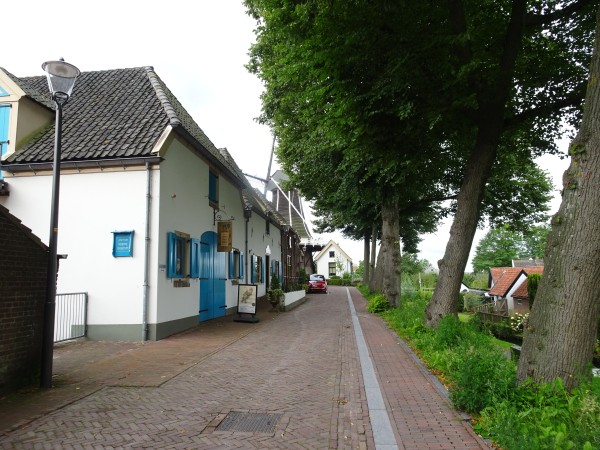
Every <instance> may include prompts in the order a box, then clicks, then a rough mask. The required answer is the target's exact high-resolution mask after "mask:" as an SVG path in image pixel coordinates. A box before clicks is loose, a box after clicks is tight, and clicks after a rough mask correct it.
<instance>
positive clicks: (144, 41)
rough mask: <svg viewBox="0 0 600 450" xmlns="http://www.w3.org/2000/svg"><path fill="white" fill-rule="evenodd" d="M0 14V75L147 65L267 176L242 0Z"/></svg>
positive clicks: (429, 240) (126, 2) (265, 136)
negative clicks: (46, 66)
mask: <svg viewBox="0 0 600 450" xmlns="http://www.w3.org/2000/svg"><path fill="white" fill-rule="evenodd" d="M0 15H1V17H2V34H3V36H4V42H5V45H3V47H2V50H1V51H0V67H3V68H4V69H6V70H8V71H9V72H12V73H13V74H14V75H16V76H33V75H43V74H44V72H43V71H42V69H41V65H42V63H43V62H44V61H48V60H53V59H58V58H61V57H62V58H64V59H65V61H67V62H69V63H71V64H73V65H75V66H77V67H78V68H79V69H80V70H81V71H93V70H107V69H119V68H131V67H141V66H153V67H154V69H155V71H156V72H157V74H158V75H159V76H160V77H161V78H162V80H163V81H164V82H165V83H166V84H167V86H168V87H169V89H170V90H171V91H172V92H173V94H174V95H175V96H176V97H177V98H178V99H179V101H180V102H181V103H182V104H183V106H184V107H185V108H186V109H187V110H188V112H189V113H190V114H191V115H192V117H193V118H194V119H195V121H196V122H197V123H198V125H199V126H200V127H201V128H202V129H203V130H204V132H205V133H206V135H207V136H208V137H209V138H210V139H211V141H212V142H213V143H214V144H215V145H216V146H217V147H227V149H228V150H229V151H230V153H231V154H232V156H233V157H234V159H235V160H236V162H237V163H238V165H239V166H240V167H241V169H242V170H243V171H244V172H245V173H247V174H251V175H255V176H259V177H261V178H264V177H266V175H267V169H268V164H269V156H270V152H271V145H272V136H271V133H270V131H269V129H268V128H267V127H265V126H263V125H260V124H258V123H257V122H256V120H255V118H256V117H257V116H258V115H259V114H260V109H261V104H260V98H259V96H260V93H261V91H262V85H261V83H260V81H259V80H258V79H256V78H255V77H254V76H253V75H251V74H250V73H248V71H247V70H246V69H245V68H244V65H245V64H246V63H247V62H248V49H249V47H250V44H251V43H252V42H253V40H254V33H253V29H254V21H253V20H252V19H251V18H250V17H249V16H247V15H246V13H245V8H244V6H243V5H242V2H241V0H194V1H184V0H170V1H168V2H164V1H161V2H158V1H155V0H144V1H141V0H120V1H115V0H105V1H103V2H93V3H92V2H83V1H81V0H79V1H75V0H55V1H52V2H48V1H41V0H28V1H9V2H4V4H3V5H2V7H1V9H0ZM76 89H77V85H75V90H76ZM543 166H544V167H545V168H546V169H547V170H549V171H550V172H551V174H552V175H553V177H554V179H555V183H559V180H560V177H561V176H562V172H563V171H564V170H565V169H566V167H567V162H566V161H563V162H559V161H558V159H557V158H553V159H551V160H550V162H545V163H544V165H543ZM274 167H277V165H276V163H275V166H274ZM558 205H559V203H558V202H555V203H554V204H553V210H556V209H558ZM448 229H449V225H448V224H446V225H445V226H442V227H441V228H440V230H439V231H438V232H437V233H435V234H434V235H429V236H425V241H424V242H423V243H422V244H421V245H420V250H421V253H420V258H426V259H428V260H429V261H430V262H431V263H433V264H434V265H435V262H436V261H437V260H438V259H440V258H441V257H442V256H443V252H444V249H445V245H446V241H447V239H448ZM482 234H483V233H482V232H480V233H478V235H477V237H476V239H479V238H480V237H481V235H482ZM330 238H333V239H334V240H335V241H336V242H338V243H339V244H340V245H341V247H342V249H344V250H345V251H346V252H347V253H348V254H349V255H350V256H351V257H352V259H353V260H354V262H355V263H357V262H358V261H359V260H362V259H363V253H362V252H363V245H362V243H361V242H352V241H348V240H344V239H343V238H342V237H341V236H340V235H339V234H336V235H325V236H322V239H323V240H324V242H327V241H328V240H329V239H330ZM476 242H477V240H476ZM476 242H475V243H474V244H473V249H474V248H475V245H476ZM467 270H469V271H470V270H471V266H470V264H469V265H468V266H467Z"/></svg>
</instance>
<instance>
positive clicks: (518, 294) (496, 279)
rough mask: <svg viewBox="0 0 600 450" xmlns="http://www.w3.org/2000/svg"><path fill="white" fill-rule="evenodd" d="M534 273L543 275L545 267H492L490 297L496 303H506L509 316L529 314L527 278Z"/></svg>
mask: <svg viewBox="0 0 600 450" xmlns="http://www.w3.org/2000/svg"><path fill="white" fill-rule="evenodd" d="M532 273H539V274H542V273H544V267H543V266H525V267H491V268H490V291H489V295H490V297H492V299H493V301H494V303H499V302H504V301H506V308H505V312H506V313H507V314H509V315H510V314H512V313H515V312H518V313H520V314H525V313H528V312H529V302H528V301H527V298H528V297H527V276H528V275H529V274H532Z"/></svg>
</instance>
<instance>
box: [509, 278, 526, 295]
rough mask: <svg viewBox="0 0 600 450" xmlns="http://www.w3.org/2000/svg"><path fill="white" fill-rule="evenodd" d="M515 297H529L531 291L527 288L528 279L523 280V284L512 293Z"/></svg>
mask: <svg viewBox="0 0 600 450" xmlns="http://www.w3.org/2000/svg"><path fill="white" fill-rule="evenodd" d="M512 296H513V297H519V298H527V297H529V291H528V290H527V281H523V282H522V283H521V285H520V286H519V287H518V288H517V289H515V292H513V294H512Z"/></svg>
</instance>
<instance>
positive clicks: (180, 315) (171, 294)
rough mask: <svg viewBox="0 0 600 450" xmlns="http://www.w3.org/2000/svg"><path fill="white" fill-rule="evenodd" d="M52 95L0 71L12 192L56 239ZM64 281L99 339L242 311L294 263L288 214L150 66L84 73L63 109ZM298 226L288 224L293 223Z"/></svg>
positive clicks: (34, 81)
mask: <svg viewBox="0 0 600 450" xmlns="http://www.w3.org/2000/svg"><path fill="white" fill-rule="evenodd" d="M54 115H55V113H54V104H53V103H52V102H51V101H50V100H49V94H48V88H47V82H46V78H45V77H43V76H35V77H16V76H14V75H13V74H11V73H10V72H8V71H6V70H4V69H0V144H1V145H2V161H1V169H2V176H3V180H2V185H3V195H2V196H0V204H2V205H3V206H4V207H6V208H7V209H9V210H10V212H11V214H13V215H14V216H16V217H18V218H19V219H20V220H22V221H23V222H25V223H27V224H28V226H29V227H30V228H31V229H32V231H33V232H34V233H35V234H36V235H38V236H41V238H42V239H45V238H46V236H47V233H48V229H49V221H50V203H51V198H50V197H51V191H52V189H51V182H52V165H53V145H54V134H55V130H54ZM61 160H62V163H61V190H60V214H59V215H60V217H59V233H58V253H59V254H62V255H65V256H66V257H67V259H63V260H61V264H60V270H59V274H58V290H57V291H58V292H59V293H65V292H87V293H88V298H89V305H88V337H89V338H91V339H98V340H101V339H107V340H116V339H125V340H146V339H151V340H158V339H162V338H164V337H166V336H169V335H171V334H174V333H177V332H180V331H183V330H186V329H189V328H191V327H193V326H195V325H196V324H198V322H201V321H205V320H210V319H213V318H217V317H221V316H223V315H226V314H233V313H234V312H236V308H237V292H238V285H239V284H244V283H248V284H250V283H252V284H256V285H257V295H258V296H259V297H260V296H262V295H265V293H266V290H267V287H268V282H269V277H270V276H271V275H272V274H274V273H277V272H279V273H281V271H282V264H281V260H282V242H284V239H283V233H284V228H285V227H286V226H289V225H287V224H286V223H285V221H284V220H283V218H282V217H281V216H279V215H277V214H275V212H276V211H274V210H273V209H272V207H270V206H269V204H268V201H267V200H266V199H265V198H264V197H262V195H261V194H260V193H259V192H257V191H255V190H254V189H253V188H252V187H251V186H250V184H249V183H248V180H247V179H246V178H245V176H244V175H243V173H242V172H241V170H240V169H239V167H237V165H236V164H235V162H234V161H233V158H231V155H229V153H228V152H227V150H226V149H217V148H216V147H215V145H214V144H213V143H212V142H211V141H210V139H209V138H208V137H207V136H206V135H205V133H204V132H203V131H202V129H201V128H200V127H199V126H198V124H196V122H195V121H194V120H193V119H192V117H191V116H190V115H189V113H188V112H187V111H186V110H185V108H184V107H183V105H182V104H181V103H180V102H179V101H178V100H177V98H176V97H175V96H174V95H173V93H172V92H171V91H170V90H169V89H168V88H167V86H166V85H165V84H164V83H163V81H162V80H161V79H160V78H159V76H158V75H157V73H156V72H155V71H154V69H153V68H152V67H138V68H130V69H118V70H103V71H94V72H83V73H82V74H81V75H80V76H79V78H78V79H77V82H76V85H75V89H74V91H73V94H72V96H71V98H70V100H69V102H68V103H67V104H66V105H65V106H64V110H63V128H62V157H61ZM288 231H289V230H288Z"/></svg>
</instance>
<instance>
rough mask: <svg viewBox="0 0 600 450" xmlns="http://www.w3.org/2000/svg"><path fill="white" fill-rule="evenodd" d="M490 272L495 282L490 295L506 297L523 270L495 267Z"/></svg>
mask: <svg viewBox="0 0 600 450" xmlns="http://www.w3.org/2000/svg"><path fill="white" fill-rule="evenodd" d="M494 269H496V270H494ZM498 269H499V270H498ZM490 271H491V272H492V279H494V280H495V282H494V285H493V286H492V288H491V289H490V292H489V294H490V295H497V296H499V297H504V296H505V295H506V294H507V293H508V291H509V290H510V288H511V287H512V286H513V284H514V283H515V281H516V280H517V279H518V278H519V276H520V275H521V273H522V272H523V269H522V268H520V267H493V268H491V269H490Z"/></svg>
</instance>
